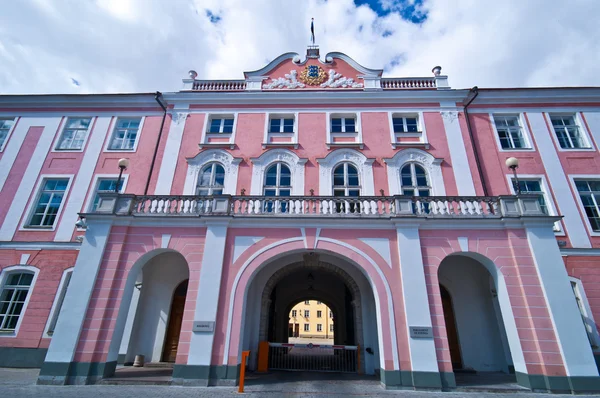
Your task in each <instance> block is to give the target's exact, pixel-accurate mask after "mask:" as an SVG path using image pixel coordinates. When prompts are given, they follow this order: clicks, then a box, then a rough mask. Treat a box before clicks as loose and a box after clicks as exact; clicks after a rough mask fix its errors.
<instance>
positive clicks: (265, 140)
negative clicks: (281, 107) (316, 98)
mask: <svg viewBox="0 0 600 398" xmlns="http://www.w3.org/2000/svg"><path fill="white" fill-rule="evenodd" d="M290 117H291V118H293V119H294V127H293V132H292V133H284V132H279V133H271V132H270V131H269V130H270V129H271V119H286V118H287V119H289V118H290ZM281 128H283V126H281ZM271 134H273V137H277V136H281V135H284V134H288V135H289V134H292V140H291V142H290V143H289V144H288V143H285V144H287V145H290V146H297V145H298V112H271V111H267V112H266V116H265V132H264V135H263V148H264V146H268V145H285V144H284V143H281V144H280V143H272V142H270V141H269V139H270V137H271Z"/></svg>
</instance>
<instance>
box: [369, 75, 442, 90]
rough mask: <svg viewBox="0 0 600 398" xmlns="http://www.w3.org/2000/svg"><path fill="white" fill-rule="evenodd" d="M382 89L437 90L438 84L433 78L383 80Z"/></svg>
mask: <svg viewBox="0 0 600 398" xmlns="http://www.w3.org/2000/svg"><path fill="white" fill-rule="evenodd" d="M381 88H383V89H388V90H399V89H416V88H436V84H435V78H433V77H417V78H382V79H381Z"/></svg>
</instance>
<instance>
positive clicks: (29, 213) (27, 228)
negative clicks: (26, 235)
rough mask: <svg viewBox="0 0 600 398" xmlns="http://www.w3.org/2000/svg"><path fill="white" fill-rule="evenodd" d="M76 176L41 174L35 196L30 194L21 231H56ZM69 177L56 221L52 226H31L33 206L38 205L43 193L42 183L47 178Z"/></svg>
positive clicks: (34, 191) (20, 227)
mask: <svg viewBox="0 0 600 398" xmlns="http://www.w3.org/2000/svg"><path fill="white" fill-rule="evenodd" d="M74 177H75V176H74V175H73V174H40V176H39V177H38V180H37V183H36V186H35V189H34V190H33V193H34V196H30V197H29V203H28V205H27V210H26V211H25V212H24V213H23V217H22V219H21V225H20V226H19V231H54V230H55V229H56V228H57V227H58V224H59V223H60V221H61V218H60V217H61V215H62V212H63V209H64V208H65V206H66V202H67V201H68V199H69V192H70V190H71V185H72V184H73V178H74ZM65 178H66V179H68V180H69V182H67V187H66V188H65V193H64V195H63V199H62V201H61V202H60V206H59V208H58V211H57V212H56V217H55V218H54V223H53V224H52V227H35V226H32V227H30V226H29V220H31V217H32V216H33V214H32V211H33V208H34V207H35V206H36V204H37V201H38V200H39V197H40V193H41V191H40V190H41V188H42V184H43V183H44V181H46V180H52V179H61V180H62V179H65Z"/></svg>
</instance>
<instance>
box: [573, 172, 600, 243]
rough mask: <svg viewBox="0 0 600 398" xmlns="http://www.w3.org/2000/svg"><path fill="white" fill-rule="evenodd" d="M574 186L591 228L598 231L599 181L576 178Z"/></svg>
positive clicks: (599, 213) (599, 229)
mask: <svg viewBox="0 0 600 398" xmlns="http://www.w3.org/2000/svg"><path fill="white" fill-rule="evenodd" d="M575 186H576V187H577V191H578V192H579V197H580V198H581V202H582V203H583V208H584V210H585V214H586V216H587V218H588V220H589V222H590V225H591V227H592V230H594V231H595V232H600V207H598V203H600V181H596V180H576V181H575Z"/></svg>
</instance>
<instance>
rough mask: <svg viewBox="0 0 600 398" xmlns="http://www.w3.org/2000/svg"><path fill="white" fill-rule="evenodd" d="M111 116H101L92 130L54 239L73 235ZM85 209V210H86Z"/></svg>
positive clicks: (68, 238)
mask: <svg viewBox="0 0 600 398" xmlns="http://www.w3.org/2000/svg"><path fill="white" fill-rule="evenodd" d="M110 120H111V118H110V117H99V118H98V120H97V121H96V126H95V127H94V131H93V132H92V136H91V137H90V140H89V143H88V145H87V148H86V151H85V154H84V155H83V160H82V161H81V166H80V167H79V172H78V173H77V177H76V178H75V182H74V183H73V188H72V189H71V194H70V195H69V201H68V202H67V204H66V206H65V209H64V211H63V216H62V218H61V221H60V224H59V225H58V228H57V230H56V236H55V237H54V240H55V241H57V242H59V241H66V242H68V241H70V240H71V237H72V236H73V230H74V229H75V223H76V222H77V218H78V215H77V213H78V212H79V211H81V209H82V206H83V202H84V201H85V196H86V194H87V192H88V188H89V187H90V183H91V181H92V177H93V175H94V169H95V168H96V163H97V162H98V156H100V150H101V149H102V143H103V142H104V138H105V137H106V134H107V132H108V126H109V124H110ZM84 211H85V210H84Z"/></svg>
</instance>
